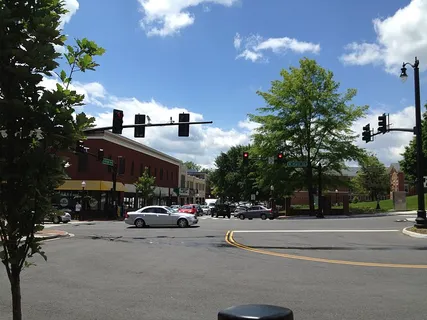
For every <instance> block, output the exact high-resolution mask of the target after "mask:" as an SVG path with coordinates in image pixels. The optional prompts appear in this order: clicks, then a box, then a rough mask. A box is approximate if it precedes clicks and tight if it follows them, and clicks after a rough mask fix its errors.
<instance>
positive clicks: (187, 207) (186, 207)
mask: <svg viewBox="0 0 427 320" xmlns="http://www.w3.org/2000/svg"><path fill="white" fill-rule="evenodd" d="M181 209H193V206H182V207H181Z"/></svg>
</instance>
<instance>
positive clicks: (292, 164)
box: [286, 161, 308, 168]
mask: <svg viewBox="0 0 427 320" xmlns="http://www.w3.org/2000/svg"><path fill="white" fill-rule="evenodd" d="M286 165H287V166H288V167H291V168H306V167H307V165H308V163H307V161H288V162H287V164H286Z"/></svg>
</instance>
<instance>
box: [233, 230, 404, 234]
mask: <svg viewBox="0 0 427 320" xmlns="http://www.w3.org/2000/svg"><path fill="white" fill-rule="evenodd" d="M233 232H234V233H338V232H341V233H376V232H400V230H398V229H396V230H235V231H233Z"/></svg>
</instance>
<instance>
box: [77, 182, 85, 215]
mask: <svg viewBox="0 0 427 320" xmlns="http://www.w3.org/2000/svg"><path fill="white" fill-rule="evenodd" d="M85 188H86V181H82V210H81V212H80V216H79V220H83V212H84V211H85V210H86V205H85Z"/></svg>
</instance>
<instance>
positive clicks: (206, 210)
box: [201, 206, 211, 215]
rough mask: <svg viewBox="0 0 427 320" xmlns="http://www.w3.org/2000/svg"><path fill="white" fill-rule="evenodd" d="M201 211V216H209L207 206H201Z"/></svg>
mask: <svg viewBox="0 0 427 320" xmlns="http://www.w3.org/2000/svg"><path fill="white" fill-rule="evenodd" d="M201 207H202V210H203V214H204V215H205V214H206V215H210V214H211V209H210V208H209V206H201Z"/></svg>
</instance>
